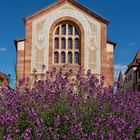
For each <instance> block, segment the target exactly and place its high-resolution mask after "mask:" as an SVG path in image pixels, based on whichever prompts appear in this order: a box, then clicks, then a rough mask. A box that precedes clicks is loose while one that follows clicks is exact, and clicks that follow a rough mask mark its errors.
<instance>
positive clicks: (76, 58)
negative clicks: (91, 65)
mask: <svg viewBox="0 0 140 140" xmlns="http://www.w3.org/2000/svg"><path fill="white" fill-rule="evenodd" d="M75 63H76V64H79V53H78V52H76V53H75Z"/></svg>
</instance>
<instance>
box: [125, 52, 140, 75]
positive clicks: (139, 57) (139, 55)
mask: <svg viewBox="0 0 140 140" xmlns="http://www.w3.org/2000/svg"><path fill="white" fill-rule="evenodd" d="M139 60H140V50H138V51H137V53H136V55H135V57H134V59H133V61H132V62H131V63H130V64H129V65H128V68H127V70H126V72H125V74H127V72H128V71H129V70H130V69H131V68H132V67H137V66H138V65H139V64H140V61H139Z"/></svg>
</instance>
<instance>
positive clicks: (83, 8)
mask: <svg viewBox="0 0 140 140" xmlns="http://www.w3.org/2000/svg"><path fill="white" fill-rule="evenodd" d="M66 2H68V3H70V4H72V5H74V6H75V7H77V8H79V9H81V10H82V11H84V12H85V13H87V14H89V15H90V16H92V17H94V18H95V19H97V20H99V21H101V22H103V23H105V24H107V25H108V24H109V20H107V19H105V18H104V17H102V16H101V15H99V14H97V13H95V12H93V11H91V10H89V9H88V8H87V7H85V6H83V5H82V4H80V3H78V2H77V1H76V0H59V1H57V2H55V3H53V4H52V5H50V6H47V7H45V8H43V9H41V10H40V11H38V12H36V13H34V14H32V15H30V16H27V17H25V18H24V21H26V20H28V19H32V18H34V17H36V16H38V15H39V14H41V13H43V12H44V11H47V10H50V9H52V8H53V7H55V6H57V7H58V6H61V5H62V4H64V3H66Z"/></svg>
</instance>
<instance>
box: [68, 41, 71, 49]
mask: <svg viewBox="0 0 140 140" xmlns="http://www.w3.org/2000/svg"><path fill="white" fill-rule="evenodd" d="M68 48H69V49H72V39H71V38H69V39H68Z"/></svg>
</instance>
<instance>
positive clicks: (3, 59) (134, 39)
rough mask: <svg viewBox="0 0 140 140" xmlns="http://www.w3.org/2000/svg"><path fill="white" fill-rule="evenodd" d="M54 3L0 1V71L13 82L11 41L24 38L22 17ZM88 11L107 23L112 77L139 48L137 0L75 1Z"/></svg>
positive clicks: (44, 0) (139, 0)
mask: <svg viewBox="0 0 140 140" xmlns="http://www.w3.org/2000/svg"><path fill="white" fill-rule="evenodd" d="M53 2H55V0H0V17H1V20H0V70H1V71H3V72H4V73H6V74H8V73H10V74H11V75H12V79H15V70H14V63H15V62H16V50H15V46H14V40H15V39H18V38H22V37H24V34H25V25H24V22H23V17H25V16H29V15H31V14H32V13H34V12H36V11H38V10H40V9H41V8H44V7H46V6H47V5H48V4H51V3H53ZM78 2H80V3H82V4H83V5H85V6H86V7H88V8H89V9H91V10H92V11H94V12H96V13H98V14H100V15H102V16H103V17H105V18H107V19H109V20H110V24H109V26H108V39H112V40H114V41H116V42H117V46H116V48H115V55H114V57H115V59H114V61H115V71H116V76H117V73H118V71H119V70H120V67H122V70H123V69H125V68H126V65H127V64H128V63H129V62H130V61H132V59H133V57H134V56H135V54H136V52H137V50H138V49H139V47H140V0H78Z"/></svg>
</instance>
